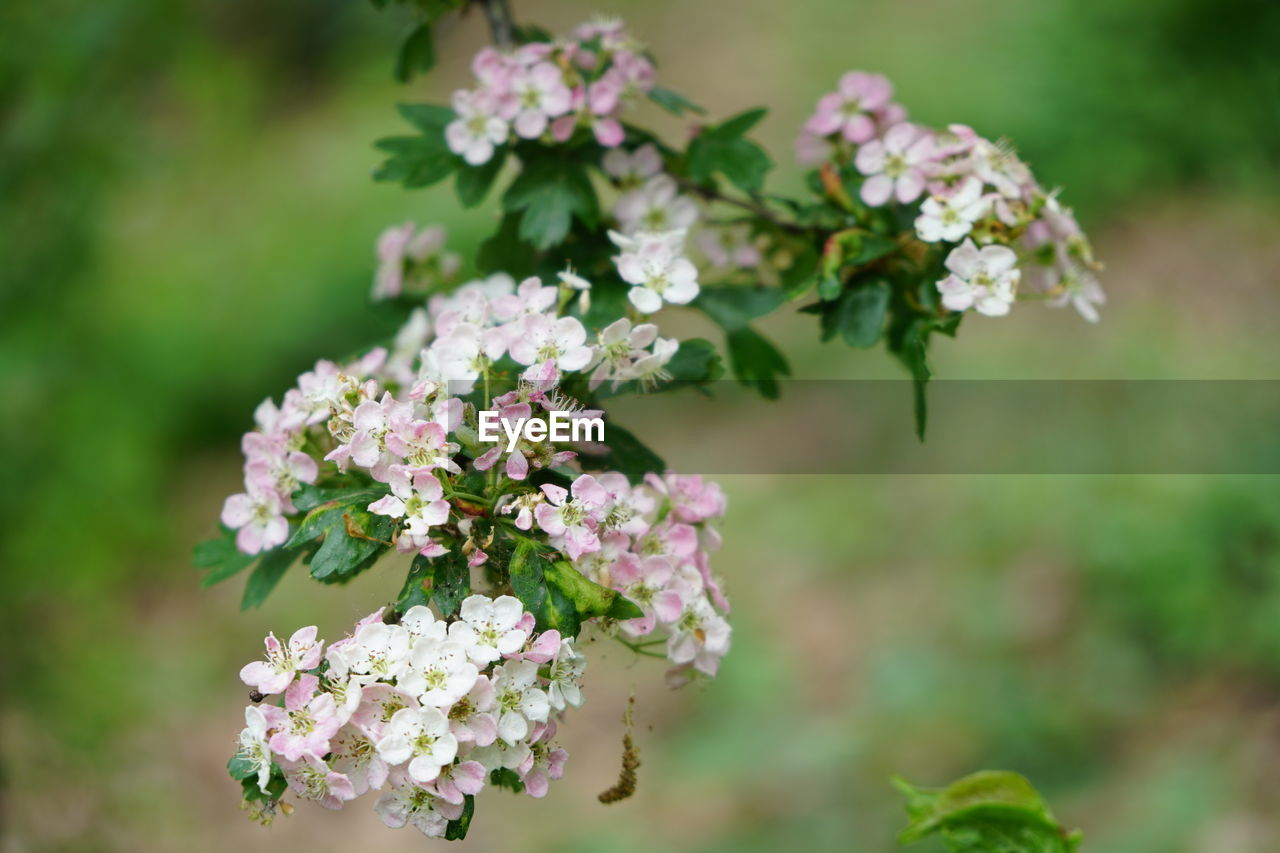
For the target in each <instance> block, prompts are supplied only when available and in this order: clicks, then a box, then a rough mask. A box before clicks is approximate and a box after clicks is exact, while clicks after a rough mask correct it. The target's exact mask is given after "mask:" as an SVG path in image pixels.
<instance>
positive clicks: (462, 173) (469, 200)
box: [455, 147, 507, 207]
mask: <svg viewBox="0 0 1280 853" xmlns="http://www.w3.org/2000/svg"><path fill="white" fill-rule="evenodd" d="M506 161H507V149H506V148H505V147H502V148H498V149H497V150H496V151H494V153H493V156H492V157H490V158H489V162H487V163H484V164H482V165H479V166H470V165H463V166H461V167H459V169H458V177H457V182H456V183H455V188H456V189H457V191H458V201H460V202H462V206H463V207H475V206H476V205H478V204H480V203H481V202H482V201H484V200H485V197H486V196H487V195H489V189H490V188H491V187H492V186H493V182H494V180H496V179H497V177H498V173H499V172H501V171H502V165H503V164H504V163H505V162H506Z"/></svg>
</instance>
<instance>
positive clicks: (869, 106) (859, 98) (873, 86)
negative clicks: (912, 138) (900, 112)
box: [805, 71, 893, 143]
mask: <svg viewBox="0 0 1280 853" xmlns="http://www.w3.org/2000/svg"><path fill="white" fill-rule="evenodd" d="M892 97H893V86H892V85H891V84H890V83H889V81H888V79H886V78H885V77H883V76H882V75H880V74H868V73H867V72H865V71H850V72H848V73H847V74H845V75H844V76H843V77H841V78H840V84H839V87H838V88H837V90H836V91H835V92H832V93H830V94H828V95H823V96H822V99H821V100H819V101H818V109H817V112H815V113H814V115H813V117H812V118H810V119H809V121H808V122H807V123H806V124H805V129H806V130H808V131H810V132H812V133H816V134H818V135H819V136H830V135H832V134H834V133H839V134H840V135H841V136H843V137H844V138H845V139H846V140H848V141H849V142H858V143H862V142H866V141H868V140H869V139H871V138H872V137H873V136H875V134H876V122H875V117H874V113H875V111H877V110H881V109H883V108H885V107H887V106H888V105H889V99H890V98H892Z"/></svg>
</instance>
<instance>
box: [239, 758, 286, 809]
mask: <svg viewBox="0 0 1280 853" xmlns="http://www.w3.org/2000/svg"><path fill="white" fill-rule="evenodd" d="M288 788H289V783H288V782H287V781H285V778H284V771H283V770H281V769H280V765H278V764H272V765H271V777H270V778H269V779H268V780H267V790H266V792H265V793H264V792H263V791H262V789H261V788H259V787H258V774H257V772H256V771H255V772H253V773H252V774H251V775H249V776H245V777H242V778H240V798H241V799H243V800H245V801H246V802H250V803H253V802H259V801H261V802H267V801H269V800H278V799H280V798H281V797H283V796H284V792H285V791H286V790H288Z"/></svg>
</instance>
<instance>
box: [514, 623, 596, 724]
mask: <svg viewBox="0 0 1280 853" xmlns="http://www.w3.org/2000/svg"><path fill="white" fill-rule="evenodd" d="M547 633H552V632H550V631H549V632H547ZM526 657H529V656H527V655H526ZM586 669H587V656H586V655H584V654H582V652H580V651H578V650H577V649H576V648H574V645H573V637H565V638H563V639H561V640H560V642H559V648H558V649H557V650H556V653H555V657H554V659H552V661H551V666H550V667H549V668H548V670H547V702H548V704H550V705H551V707H552V708H553V709H555V710H556V711H563V710H564V709H565V708H566V707H568V706H570V705H572V706H573V707H574V708H577V707H578V706H579V705H581V704H582V685H581V684H579V682H580V681H581V680H582V674H583V673H584V672H586Z"/></svg>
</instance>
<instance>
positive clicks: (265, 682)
mask: <svg viewBox="0 0 1280 853" xmlns="http://www.w3.org/2000/svg"><path fill="white" fill-rule="evenodd" d="M317 633H319V632H318V630H317V629H316V626H315V625H309V626H307V627H306V628H299V629H298V630H296V631H294V632H293V636H291V637H290V638H289V645H288V647H285V646H283V645H281V644H280V641H279V640H277V639H276V635H275V634H274V633H271V634H267V638H266V639H265V640H264V641H263V644H264V645H265V646H266V648H267V659H266V660H265V661H260V660H256V661H254V662H253V663H249V664H245V665H244V667H243V668H242V669H241V670H240V680H241V681H243V682H244V683H245V684H247V685H249V686H250V687H252V688H254V689H255V690H257V691H258V692H259V693H261V694H263V695H264V696H271V695H272V694H275V693H283V692H284V690H285V688H286V687H288V686H289V685H290V684H291V683H292V682H293V677H294V676H295V675H296V674H297V673H298V672H299V671H300V670H307V669H315V668H316V666H318V665H319V663H320V655H321V653H322V652H323V651H324V641H323V640H317V639H316V634H317Z"/></svg>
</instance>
